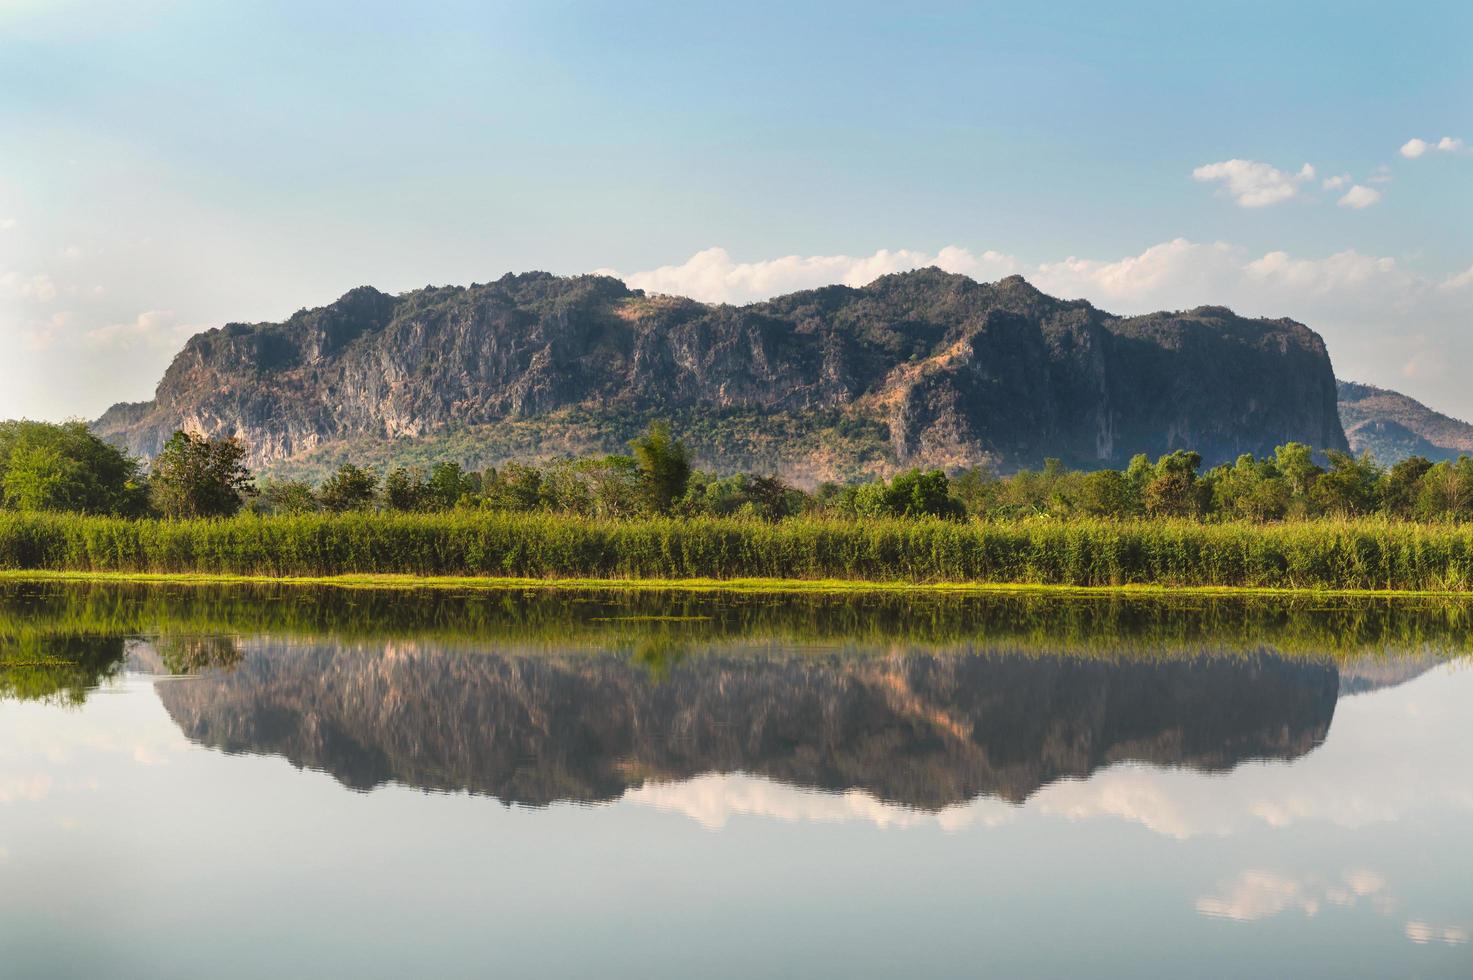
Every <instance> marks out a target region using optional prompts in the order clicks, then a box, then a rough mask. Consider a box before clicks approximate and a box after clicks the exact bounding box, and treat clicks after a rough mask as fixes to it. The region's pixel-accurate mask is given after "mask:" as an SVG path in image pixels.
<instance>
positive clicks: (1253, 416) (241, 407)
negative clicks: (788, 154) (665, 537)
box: [96, 269, 1346, 482]
mask: <svg viewBox="0 0 1473 980" xmlns="http://www.w3.org/2000/svg"><path fill="white" fill-rule="evenodd" d="M657 416H658V417H665V418H669V419H671V420H672V421H673V422H674V423H675V426H676V428H677V429H678V430H679V431H680V434H681V435H682V436H683V437H684V438H686V440H687V441H688V442H689V443H690V444H691V446H692V449H693V450H694V452H695V455H696V459H697V461H698V462H699V463H701V464H703V465H706V466H708V467H711V468H715V469H719V470H730V469H735V468H746V469H764V470H770V471H774V472H779V473H782V474H784V475H787V476H788V477H789V478H790V479H795V480H798V481H800V482H811V481H814V480H818V479H827V478H842V477H845V476H851V475H855V474H856V473H860V472H870V473H874V472H883V471H886V470H890V469H894V468H896V467H899V466H908V465H934V466H949V467H951V466H963V465H970V464H976V463H983V462H986V463H990V464H992V465H994V466H996V467H998V468H999V469H1004V470H1005V469H1009V468H1013V467H1017V466H1024V465H1038V464H1039V463H1041V461H1042V460H1043V459H1044V458H1045V457H1050V456H1053V457H1059V458H1061V459H1063V460H1064V461H1065V462H1067V463H1070V464H1073V465H1080V466H1099V465H1121V464H1123V463H1124V462H1125V461H1127V460H1128V459H1129V457H1130V456H1131V455H1133V454H1135V453H1138V452H1145V453H1148V454H1158V453H1162V452H1166V451H1169V450H1172V449H1178V448H1191V449H1196V450H1198V451H1199V452H1201V453H1202V454H1203V456H1204V457H1205V459H1206V460H1207V462H1209V463H1212V462H1217V461H1221V460H1226V459H1231V458H1233V457H1235V456H1237V455H1238V454H1240V453H1244V452H1251V453H1260V454H1262V453H1267V452H1270V451H1271V450H1272V449H1273V447H1274V446H1275V445H1277V444H1280V443H1283V442H1286V441H1289V440H1298V441H1301V442H1306V443H1309V444H1311V445H1313V446H1316V447H1319V448H1339V449H1343V448H1346V442H1345V436H1344V432H1343V431H1342V429H1341V427H1340V419H1339V416H1338V414H1337V412H1336V401H1335V380H1334V375H1333V372H1332V370H1331V366H1330V359H1329V356H1328V354H1327V352H1326V350H1325V345H1324V343H1323V341H1322V340H1321V339H1320V337H1319V336H1318V335H1317V334H1316V333H1314V331H1312V330H1310V329H1309V328H1308V327H1306V326H1304V325H1302V324H1299V323H1295V322H1294V321H1292V320H1284V319H1281V320H1259V319H1246V318H1243V317H1239V316H1236V315H1234V314H1233V313H1232V312H1231V311H1229V310H1227V309H1224V308H1222V307H1213V306H1204V307H1198V308H1197V309H1194V310H1189V311H1186V312H1178V313H1154V314H1149V315H1145V316H1134V317H1120V316H1115V315H1112V314H1109V313H1106V312H1104V311H1101V310H1098V309H1096V308H1095V307H1093V306H1091V305H1090V304H1089V303H1086V302H1083V301H1080V300H1060V299H1055V298H1053V297H1050V296H1047V295H1045V294H1043V293H1041V292H1039V291H1038V290H1036V289H1034V288H1033V287H1032V286H1030V285H1029V284H1028V283H1027V282H1025V281H1024V280H1023V279H1022V278H1021V277H1017V276H1013V277H1010V278H1007V279H1004V280H1002V281H1000V282H997V283H990V284H989V283H979V282H975V281H973V280H971V279H969V278H967V277H965V276H960V275H951V274H947V273H944V272H941V271H940V270H937V269H923V270H918V271H915V272H909V273H902V274H897V275H890V276H885V277H882V278H880V279H878V280H876V281H875V282H873V283H871V284H870V285H868V286H865V287H862V288H850V287H846V286H829V287H825V288H822V289H816V290H808V291H804V292H799V293H793V294H791V295H787V296H781V297H778V298H776V299H772V300H768V301H766V302H761V303H753V304H750V305H747V306H741V307H736V306H729V305H708V304H704V303H699V302H696V301H694V300H690V299H684V298H680V297H674V296H661V295H647V294H645V293H644V292H642V291H640V290H635V289H630V288H628V287H627V286H626V285H625V284H624V283H622V282H620V281H618V280H617V279H612V278H608V277H604V276H575V277H557V276H553V275H549V274H547V273H527V274H523V275H507V276H504V277H503V278H501V279H500V280H498V281H496V282H493V283H488V284H477V285H472V286H470V287H443V288H432V287H427V288H425V289H422V290H417V291H413V292H408V293H404V294H402V295H399V296H389V295H386V294H384V293H381V292H379V291H377V290H375V289H372V288H369V287H361V288H358V289H354V290H353V291H351V292H349V293H348V294H346V295H345V296H343V297H342V298H341V299H339V300H337V301H336V302H334V303H332V304H330V305H328V306H325V307H322V308H319V309H314V310H303V311H301V312H298V313H297V314H295V315H294V316H292V317H290V318H289V319H288V320H286V322H284V323H260V324H239V323H236V324H229V325H227V326H224V327H221V328H218V329H214V330H210V331H207V332H205V333H202V334H198V335H196V336H195V337H192V338H191V339H190V340H189V341H188V342H187V343H186V344H185V346H184V349H183V350H182V351H181V352H180V353H179V354H178V356H177V357H175V359H174V361H173V363H172V364H171V365H170V367H169V369H168V370H167V372H166V373H165V375H164V378H163V380H162V381H161V382H160V383H159V385H158V389H157V393H156V395H155V398H154V400H153V401H151V402H146V403H140V404H130V405H118V406H115V407H114V408H112V409H110V410H109V411H108V412H107V413H106V414H105V415H104V416H103V417H102V418H101V419H100V420H98V422H97V423H96V427H97V429H98V431H99V432H100V433H102V434H103V435H104V436H105V437H107V438H109V439H112V440H114V441H116V442H118V443H120V444H122V445H124V446H126V447H127V448H128V449H130V450H132V451H134V452H137V453H140V454H142V455H145V456H149V455H152V454H154V453H156V452H157V451H158V449H159V448H160V446H161V445H162V444H163V442H164V440H165V439H167V437H168V436H169V434H170V433H171V432H172V431H174V430H175V429H176V428H180V427H189V428H194V429H197V430H200V431H203V432H205V433H207V434H211V435H236V436H239V437H240V438H241V439H242V440H244V442H245V443H246V444H247V446H248V449H249V452H250V461H251V463H252V464H253V465H255V466H257V467H272V468H276V469H286V470H289V469H290V468H291V467H294V466H295V467H298V468H301V467H308V468H310V467H311V466H313V465H319V466H325V465H327V464H329V463H331V462H335V461H336V460H337V459H339V458H345V457H353V458H357V459H359V460H360V461H366V462H369V463H370V464H374V463H377V464H382V463H385V462H387V461H389V460H391V459H396V460H402V459H404V458H406V456H407V457H408V458H410V459H413V460H417V461H423V462H427V461H429V460H430V459H432V458H435V457H439V458H454V459H459V460H460V461H462V462H464V463H468V464H470V465H477V466H479V465H489V464H494V463H496V462H498V461H500V460H501V459H504V458H508V457H520V458H523V459H527V458H538V457H547V456H551V455H557V454H566V453H582V452H600V451H608V450H610V449H619V448H622V447H623V444H624V442H625V440H627V439H628V438H629V437H630V436H631V435H633V434H634V433H635V432H636V431H637V430H638V429H640V428H641V427H642V426H643V425H644V424H645V423H646V422H647V421H648V420H649V419H650V418H652V417H657Z"/></svg>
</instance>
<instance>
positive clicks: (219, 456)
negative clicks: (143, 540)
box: [148, 432, 253, 518]
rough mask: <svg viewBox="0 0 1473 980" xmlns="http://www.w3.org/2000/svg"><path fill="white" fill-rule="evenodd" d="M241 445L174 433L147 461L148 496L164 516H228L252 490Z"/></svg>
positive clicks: (237, 509) (238, 508)
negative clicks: (149, 469)
mask: <svg viewBox="0 0 1473 980" xmlns="http://www.w3.org/2000/svg"><path fill="white" fill-rule="evenodd" d="M244 459H245V448H244V447H243V446H241V444H240V443H239V442H237V441H235V440H234V439H207V438H205V437H204V436H200V435H195V434H194V433H190V432H176V433H174V435H173V436H172V437H170V439H169V441H168V442H167V443H166V444H165V445H164V450H163V452H161V453H159V455H158V458H157V459H155V460H154V461H153V471H152V472H151V473H150V474H149V478H148V483H149V496H150V498H151V499H152V501H153V506H154V508H155V509H156V510H157V511H158V512H159V513H160V514H162V515H164V516H165V517H172V518H186V517H229V516H231V515H232V514H234V513H236V512H237V511H239V510H240V508H241V507H242V506H243V505H244V504H245V501H246V497H248V496H249V495H250V494H251V493H252V492H253V487H252V485H251V474H250V472H249V471H248V470H247V469H246V468H245V465H244V462H243V461H244Z"/></svg>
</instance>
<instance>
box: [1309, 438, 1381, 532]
mask: <svg viewBox="0 0 1473 980" xmlns="http://www.w3.org/2000/svg"><path fill="white" fill-rule="evenodd" d="M1326 455H1327V457H1328V458H1329V460H1330V468H1329V469H1328V470H1326V471H1325V472H1323V473H1321V474H1320V475H1319V476H1318V477H1317V478H1316V479H1315V481H1314V486H1313V487H1312V488H1311V489H1310V499H1311V500H1313V502H1314V505H1315V507H1316V508H1317V509H1318V510H1320V511H1321V512H1323V513H1326V514H1335V515H1338V516H1341V517H1354V516H1356V515H1359V514H1369V513H1370V512H1371V511H1373V510H1375V508H1376V502H1377V501H1376V498H1377V496H1378V493H1377V490H1378V486H1379V484H1380V482H1381V475H1382V470H1381V467H1379V466H1377V465H1376V462H1375V460H1373V459H1371V454H1370V453H1364V454H1362V455H1361V456H1360V457H1359V458H1356V457H1355V456H1352V455H1351V454H1350V453H1344V452H1340V451H1339V450H1337V449H1331V450H1330V451H1329V452H1328V453H1327V454H1326Z"/></svg>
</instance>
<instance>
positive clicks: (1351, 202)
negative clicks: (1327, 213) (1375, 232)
mask: <svg viewBox="0 0 1473 980" xmlns="http://www.w3.org/2000/svg"><path fill="white" fill-rule="evenodd" d="M1380 200H1381V192H1380V191H1378V190H1376V189H1375V188H1374V187H1367V186H1366V185H1365V184H1356V185H1355V186H1354V187H1352V188H1351V189H1350V190H1348V191H1346V192H1345V194H1344V195H1343V196H1342V197H1341V198H1340V200H1338V201H1336V202H1335V203H1336V204H1338V205H1339V206H1340V207H1342V208H1355V209H1356V210H1357V211H1358V210H1360V209H1361V208H1368V207H1370V206H1371V205H1372V204H1376V203H1377V202H1379V201H1380Z"/></svg>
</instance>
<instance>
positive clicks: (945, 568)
mask: <svg viewBox="0 0 1473 980" xmlns="http://www.w3.org/2000/svg"><path fill="white" fill-rule="evenodd" d="M0 574H4V575H5V576H7V577H14V576H35V575H37V574H40V575H44V576H57V577H65V576H72V577H95V576H107V577H114V578H118V579H123V578H126V579H129V580H133V581H173V582H187V581H200V582H211V583H228V582H264V581H288V582H300V583H302V584H334V585H342V586H364V587H376V588H381V587H401V588H402V587H407V586H422V587H453V588H466V587H482V588H523V589H525V588H624V589H661V590H674V589H684V590H713V589H722V590H747V591H906V590H914V589H917V588H925V589H927V590H932V591H986V590H992V591H997V590H1009V589H1038V588H1051V589H1057V590H1069V591H1076V592H1080V591H1099V592H1108V591H1119V590H1124V591H1132V592H1140V593H1149V592H1151V591H1153V590H1154V591H1157V592H1172V593H1177V592H1182V591H1184V590H1191V591H1193V592H1196V593H1199V594H1217V593H1223V592H1233V593H1242V594H1269V593H1304V594H1329V593H1335V594H1355V595H1361V594H1367V595H1411V594H1439V595H1466V594H1470V590H1473V527H1469V526H1464V525H1452V524H1415V523H1406V522H1394V521H1384V520H1360V521H1334V520H1317V521H1306V522H1300V523H1283V524H1247V523H1229V524H1203V523H1197V522H1193V521H1132V522H1121V521H1109V520H1077V521H1057V520H1030V521H1017V522H1009V523H966V522H951V521H942V520H865V521H841V520H808V519H794V520H787V521H781V522H777V523H764V522H759V521H744V520H723V519H711V518H697V519H675V518H658V519H645V520H630V521H595V520H588V519H584V518H577V517H566V516H558V515H546V514H508V513H452V514H424V515H404V514H349V515H342V516H318V515H314V516H308V517H275V518H260V517H238V518H233V519H231V520H224V521H177V522H171V521H158V520H124V519H117V518H105V517H78V516H74V515H57V514H15V513H9V514H0Z"/></svg>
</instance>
